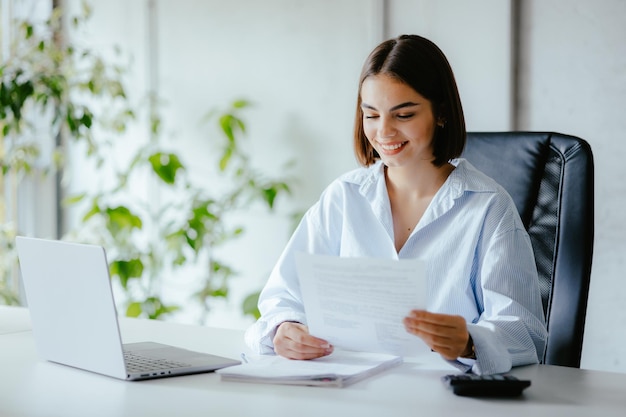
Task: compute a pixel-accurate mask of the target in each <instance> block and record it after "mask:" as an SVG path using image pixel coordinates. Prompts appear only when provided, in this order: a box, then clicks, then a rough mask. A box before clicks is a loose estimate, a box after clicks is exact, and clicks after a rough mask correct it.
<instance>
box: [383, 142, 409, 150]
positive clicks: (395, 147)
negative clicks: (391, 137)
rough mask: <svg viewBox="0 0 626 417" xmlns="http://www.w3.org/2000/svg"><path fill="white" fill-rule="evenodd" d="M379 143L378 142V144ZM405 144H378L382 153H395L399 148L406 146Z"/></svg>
mask: <svg viewBox="0 0 626 417" xmlns="http://www.w3.org/2000/svg"><path fill="white" fill-rule="evenodd" d="M379 143H380V142H379ZM406 144H407V142H401V143H394V144H389V145H385V144H382V143H381V144H380V147H381V148H382V149H383V150H384V151H395V150H398V149H400V148H401V147H403V146H404V145H406Z"/></svg>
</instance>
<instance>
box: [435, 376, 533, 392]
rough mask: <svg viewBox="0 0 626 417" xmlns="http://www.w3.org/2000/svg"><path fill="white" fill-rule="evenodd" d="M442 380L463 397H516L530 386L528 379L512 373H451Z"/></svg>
mask: <svg viewBox="0 0 626 417" xmlns="http://www.w3.org/2000/svg"><path fill="white" fill-rule="evenodd" d="M442 381H443V383H444V384H446V385H447V386H448V387H450V388H451V389H452V391H453V392H454V393H455V394H456V395H461V396H465V397H517V396H519V395H521V394H522V391H524V389H526V388H527V387H529V386H530V381H529V380H522V379H518V378H516V377H514V376H513V375H502V374H496V375H475V374H451V375H445V376H443V377H442Z"/></svg>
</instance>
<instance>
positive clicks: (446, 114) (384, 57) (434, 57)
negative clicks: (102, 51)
mask: <svg viewBox="0 0 626 417" xmlns="http://www.w3.org/2000/svg"><path fill="white" fill-rule="evenodd" d="M379 74H383V75H387V76H390V77H393V78H395V79H397V80H399V81H401V82H403V83H404V84H406V85H408V86H409V87H411V88H413V90H415V91H416V92H418V93H419V94H420V95H422V96H423V97H424V98H426V99H427V100H429V101H430V102H431V105H432V109H433V112H434V113H435V114H434V116H435V120H436V121H437V127H436V129H435V135H434V137H433V156H434V159H433V161H432V163H433V164H434V165H436V166H442V165H444V164H445V163H447V162H448V161H449V160H451V159H454V158H458V157H459V156H460V155H461V153H462V152H463V148H464V147H465V136H466V133H467V132H466V130H465V118H464V117H463V108H462V106H461V99H460V97H459V91H458V88H457V85H456V81H455V79H454V73H453V72H452V68H451V67H450V63H449V62H448V60H447V58H446V56H445V55H444V54H443V52H441V50H440V49H439V47H437V45H435V44H434V43H433V42H431V41H429V40H428V39H426V38H423V37H421V36H418V35H401V36H399V37H397V38H394V39H390V40H387V41H385V42H383V43H381V44H380V45H378V46H377V47H376V48H375V49H374V50H373V51H372V52H371V53H370V55H369V56H368V57H367V60H366V61H365V64H364V65H363V69H362V71H361V77H360V80H359V92H358V97H357V105H356V117H355V122H354V152H355V154H356V157H357V160H358V161H359V163H361V164H362V165H363V166H369V165H372V164H373V163H374V162H376V160H377V159H380V155H379V154H378V152H376V150H374V148H373V147H372V145H371V144H370V143H369V141H368V140H367V137H366V136H365V133H364V131H363V111H362V109H361V87H362V86H363V81H364V80H365V79H366V78H367V77H370V76H374V75H379ZM442 125H443V126H442Z"/></svg>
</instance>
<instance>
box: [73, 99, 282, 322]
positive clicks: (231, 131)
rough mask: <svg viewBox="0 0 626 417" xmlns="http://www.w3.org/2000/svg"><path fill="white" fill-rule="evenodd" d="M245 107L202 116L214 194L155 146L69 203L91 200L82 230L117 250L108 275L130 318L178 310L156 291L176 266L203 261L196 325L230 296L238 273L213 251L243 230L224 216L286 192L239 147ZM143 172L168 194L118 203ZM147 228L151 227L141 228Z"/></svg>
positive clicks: (144, 149)
mask: <svg viewBox="0 0 626 417" xmlns="http://www.w3.org/2000/svg"><path fill="white" fill-rule="evenodd" d="M248 106H249V103H248V102H246V101H245V100H237V101H234V102H233V103H232V104H231V105H230V106H229V107H228V108H226V109H224V110H222V111H216V112H212V113H211V114H210V115H209V116H208V119H209V121H212V122H215V123H216V124H217V127H218V131H219V133H220V135H218V137H213V138H210V140H211V143H212V144H213V145H214V146H213V149H214V150H215V151H216V156H217V157H216V158H215V162H216V164H217V172H216V173H215V175H216V178H214V179H213V182H219V183H220V184H221V185H222V186H221V187H220V188H219V192H216V193H213V194H211V193H209V191H208V190H207V188H206V187H203V186H199V185H197V184H194V182H193V181H192V180H191V178H190V176H189V175H187V169H186V166H185V164H184V163H183V161H182V158H181V157H180V155H178V154H177V153H175V152H172V151H171V150H170V151H168V150H166V149H164V147H163V146H162V145H160V144H159V143H158V141H153V142H151V143H149V144H147V145H146V146H144V147H141V148H140V149H139V150H138V151H137V152H136V154H135V156H134V157H133V158H131V162H130V163H129V165H128V167H127V168H126V170H123V171H121V172H119V173H118V174H117V175H116V177H117V178H118V181H117V183H115V184H114V185H113V187H111V188H110V189H103V190H99V191H98V192H96V193H91V194H89V193H85V194H81V195H77V196H74V197H72V198H71V199H70V200H71V202H72V203H76V202H80V201H84V200H89V203H88V207H89V209H88V210H87V213H86V214H85V216H84V217H83V224H82V225H81V227H82V228H85V227H90V226H91V227H93V228H94V230H95V233H94V235H97V236H98V238H99V239H102V240H103V241H104V243H105V244H106V246H107V247H113V248H115V251H114V253H113V256H112V257H111V259H110V261H111V273H112V276H113V277H115V278H116V279H117V280H118V281H119V283H120V286H121V288H122V290H123V292H124V294H125V295H126V300H125V305H126V314H127V315H128V316H133V317H137V316H144V317H148V318H153V319H155V318H161V316H163V315H164V314H167V313H171V312H174V311H176V310H178V309H179V308H180V306H178V305H172V304H171V303H168V302H167V301H166V300H165V298H164V297H163V294H161V284H162V283H163V282H162V281H163V280H164V279H165V278H164V275H166V274H164V273H163V272H164V271H169V272H170V273H171V276H175V275H176V273H175V272H176V270H177V269H184V268H185V267H188V266H189V264H190V263H191V264H194V265H197V263H198V262H201V263H202V265H201V266H202V267H201V272H199V273H198V276H199V279H198V280H197V282H196V284H197V285H196V290H195V292H194V294H193V299H194V300H196V301H197V302H198V303H199V305H200V306H201V313H200V317H199V318H198V320H199V321H200V322H202V321H203V320H204V318H206V314H208V312H209V311H210V308H211V300H213V299H214V298H216V297H227V296H228V295H229V279H230V278H231V277H233V276H234V275H236V273H237V271H236V270H235V269H234V268H233V267H232V266H230V265H229V264H227V263H226V262H224V261H222V260H221V259H220V257H219V256H218V253H217V249H218V248H219V247H220V246H222V245H223V244H225V243H226V242H229V241H231V240H233V239H235V238H237V237H239V236H241V235H242V234H243V233H244V228H243V227H242V226H239V225H237V224H234V223H233V222H231V221H229V217H230V216H231V215H232V214H234V213H237V212H239V211H241V210H244V209H247V208H249V207H250V206H251V205H254V204H257V203H260V204H262V205H264V206H265V207H266V208H267V209H268V210H270V211H271V210H273V209H274V206H275V203H276V199H277V198H278V197H279V195H281V194H284V193H288V192H289V191H290V185H289V183H288V182H287V181H285V180H274V179H269V178H266V176H265V175H264V174H263V173H262V172H259V171H258V170H256V169H254V167H253V164H251V161H250V156H249V155H248V154H247V153H246V152H245V151H244V148H243V147H242V146H241V141H243V140H244V138H245V136H244V134H245V133H246V124H245V122H244V120H243V118H242V115H241V114H242V112H244V111H245V109H246V108H247V107H248ZM154 126H158V123H157V124H154ZM155 133H158V132H155ZM157 137H158V135H157ZM142 173H143V174H147V175H148V176H149V177H151V178H152V180H153V184H154V185H155V186H156V187H157V188H159V189H160V190H161V195H166V197H165V198H163V199H162V200H161V201H154V200H145V201H142V200H141V198H140V197H138V196H136V195H135V196H134V197H133V198H132V199H130V200H129V199H128V198H126V203H124V204H120V203H119V201H123V200H124V199H125V198H124V194H126V193H128V191H129V190H130V189H131V188H132V179H133V176H136V175H139V176H141V177H142V178H144V176H143V175H141V174H142ZM120 195H121V197H120ZM146 223H148V224H150V230H146V229H145V228H144V225H145V224H146ZM173 279H175V277H174V278H173Z"/></svg>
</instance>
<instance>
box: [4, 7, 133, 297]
mask: <svg viewBox="0 0 626 417" xmlns="http://www.w3.org/2000/svg"><path fill="white" fill-rule="evenodd" d="M89 14H90V10H89V8H88V7H87V6H85V7H84V9H83V14H82V15H81V16H78V17H75V18H74V19H72V20H71V21H70V23H71V29H70V30H78V29H79V28H80V27H81V25H82V24H83V23H84V22H85V21H86V19H88V18H89ZM62 22H63V19H62V14H61V11H60V10H59V9H55V10H53V12H52V14H51V16H50V18H49V19H48V20H47V21H45V22H39V23H38V24H34V23H32V22H30V21H16V22H14V27H15V29H16V30H15V31H14V37H13V38H12V39H11V40H12V42H11V47H10V52H9V53H8V55H7V56H3V57H2V61H1V62H0V166H1V171H0V174H1V176H2V177H1V180H0V224H1V225H2V233H1V234H0V248H1V251H0V302H4V303H5V304H19V303H20V299H19V285H18V278H19V276H18V274H17V272H16V256H15V251H14V247H13V242H14V238H15V235H16V233H17V232H18V230H17V226H16V225H17V224H18V223H19V222H18V220H19V219H18V216H19V210H18V208H17V206H16V203H15V202H16V200H17V192H18V189H19V187H20V185H21V184H23V183H24V181H27V180H36V179H38V178H41V177H45V176H50V175H53V174H58V173H59V172H60V170H61V169H62V167H63V166H64V164H65V149H66V148H67V146H68V145H69V143H70V142H81V143H84V144H85V145H86V149H87V153H88V154H89V155H92V156H95V155H97V154H98V149H97V146H98V144H97V142H96V141H95V138H94V136H93V134H92V128H93V127H94V125H95V124H96V123H97V122H96V114H95V113H96V111H95V109H94V107H93V106H92V105H91V104H90V103H93V102H98V103H100V104H101V105H105V106H109V107H110V108H111V109H115V110H114V111H111V112H109V116H108V119H107V121H106V123H108V126H106V127H107V128H113V130H115V131H117V132H119V131H123V130H124V129H125V128H126V124H127V122H128V121H129V120H131V119H132V118H133V117H134V114H133V112H132V111H131V110H130V108H129V107H128V106H127V104H128V102H127V100H126V96H125V92H124V89H123V86H122V83H121V81H120V75H121V73H122V69H121V67H119V66H116V65H109V64H107V63H106V62H105V61H104V60H103V59H102V58H101V57H100V56H99V55H97V54H95V53H94V52H93V51H92V50H89V49H85V48H79V47H77V45H73V44H70V43H68V42H66V40H65V37H64V32H63V31H62ZM102 121H103V122H104V120H102ZM46 149H50V151H44V150H46Z"/></svg>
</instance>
